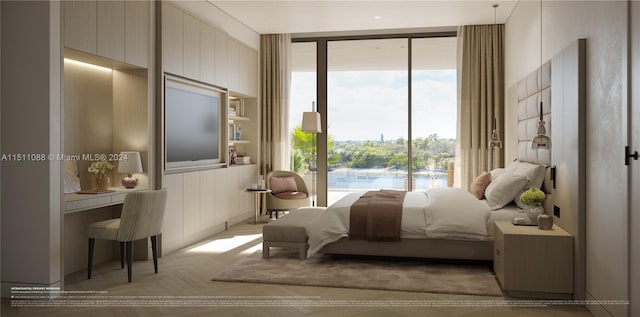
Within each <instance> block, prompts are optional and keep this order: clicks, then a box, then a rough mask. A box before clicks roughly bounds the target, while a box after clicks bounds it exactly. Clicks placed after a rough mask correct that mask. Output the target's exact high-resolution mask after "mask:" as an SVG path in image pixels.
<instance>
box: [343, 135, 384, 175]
mask: <svg viewBox="0 0 640 317" xmlns="http://www.w3.org/2000/svg"><path fill="white" fill-rule="evenodd" d="M391 156H392V154H391V152H390V151H388V150H386V149H384V148H382V147H381V146H377V145H375V144H373V143H372V142H370V141H366V142H365V143H364V144H363V145H362V146H361V147H358V148H357V150H356V152H355V153H354V154H353V159H352V160H351V162H350V163H349V167H354V168H384V167H387V164H388V161H389V159H390V158H391Z"/></svg>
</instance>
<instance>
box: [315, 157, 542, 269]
mask: <svg viewBox="0 0 640 317" xmlns="http://www.w3.org/2000/svg"><path fill="white" fill-rule="evenodd" d="M481 176H482V177H484V178H487V177H489V179H490V181H489V182H487V183H488V184H486V186H485V187H483V190H482V196H481V197H482V198H483V199H478V197H477V196H476V195H474V194H472V193H471V192H469V191H467V190H465V189H461V188H452V187H449V188H435V189H430V190H427V191H425V192H408V193H406V196H405V197H404V203H403V205H402V221H401V234H400V235H401V239H400V241H399V242H370V241H367V240H353V239H349V230H350V228H349V225H350V223H349V222H350V221H349V213H350V208H351V206H352V205H353V204H354V203H355V202H356V201H357V200H358V199H359V197H360V196H361V195H362V194H364V193H350V194H348V195H347V196H345V197H343V198H342V199H340V200H339V201H337V202H336V203H335V204H333V205H332V206H330V207H328V208H327V210H326V211H325V212H323V213H322V215H321V216H319V217H318V218H317V219H316V220H315V221H314V222H313V223H312V224H311V225H310V226H309V227H308V228H307V231H308V235H309V241H308V243H309V249H308V251H307V257H309V256H312V255H313V254H315V253H328V254H350V255H372V256H396V257H416V258H433V259H458V260H492V259H493V223H494V222H495V221H510V220H512V219H513V218H514V217H515V216H517V215H518V214H519V213H521V212H522V211H523V210H522V209H521V208H519V207H518V206H517V204H516V201H519V195H520V194H521V193H522V191H523V190H524V189H525V188H528V187H531V186H536V187H540V186H541V184H542V182H543V181H544V177H545V167H544V166H542V165H537V164H531V163H525V162H514V163H512V164H511V165H510V166H509V167H508V168H505V169H502V168H500V169H495V170H493V171H491V172H490V173H486V174H483V175H481ZM481 176H479V177H478V179H480V178H482V177H481ZM478 179H477V180H478ZM472 187H473V186H472Z"/></svg>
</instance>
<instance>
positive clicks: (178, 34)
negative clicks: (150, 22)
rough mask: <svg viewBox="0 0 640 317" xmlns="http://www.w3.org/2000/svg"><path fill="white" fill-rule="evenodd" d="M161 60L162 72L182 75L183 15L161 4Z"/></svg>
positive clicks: (170, 6) (167, 5)
mask: <svg viewBox="0 0 640 317" xmlns="http://www.w3.org/2000/svg"><path fill="white" fill-rule="evenodd" d="M162 5H163V7H162V58H163V67H164V71H165V72H168V73H172V74H176V75H182V74H183V69H184V68H183V51H182V46H183V40H182V37H183V36H184V34H183V22H182V19H183V13H182V11H180V10H179V9H177V8H175V7H174V6H172V5H170V4H167V3H166V2H163V3H162Z"/></svg>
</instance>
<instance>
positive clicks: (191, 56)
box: [182, 13, 200, 80]
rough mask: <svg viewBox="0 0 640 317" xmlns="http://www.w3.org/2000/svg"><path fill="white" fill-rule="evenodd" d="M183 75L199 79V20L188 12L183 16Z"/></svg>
mask: <svg viewBox="0 0 640 317" xmlns="http://www.w3.org/2000/svg"><path fill="white" fill-rule="evenodd" d="M182 22H183V38H182V41H183V42H182V43H183V54H184V55H183V67H184V68H183V75H184V76H185V77H188V78H191V79H196V80H199V79H200V22H199V21H198V20H197V19H196V18H194V17H192V16H191V15H189V14H186V13H185V14H184V16H183V21H182Z"/></svg>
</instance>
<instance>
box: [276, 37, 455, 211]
mask: <svg viewBox="0 0 640 317" xmlns="http://www.w3.org/2000/svg"><path fill="white" fill-rule="evenodd" d="M456 45H457V38H456V37H455V33H454V34H447V35H445V36H444V37H443V36H435V37H434V36H430V35H428V34H427V35H424V37H414V36H404V37H402V36H401V37H394V38H384V39H370V38H349V39H333V40H332V39H304V42H294V43H293V44H292V77H291V103H290V112H289V118H290V119H289V126H290V131H291V132H290V133H291V140H292V142H291V157H292V159H291V162H292V166H291V170H294V171H296V172H298V173H300V174H302V175H303V178H305V180H306V181H307V187H309V188H312V182H313V176H314V174H312V173H311V171H312V170H313V168H311V166H310V160H311V156H312V153H313V147H312V146H313V140H315V136H316V135H313V134H306V133H303V132H301V131H300V125H301V121H302V112H305V111H313V109H314V108H313V107H312V103H313V102H314V101H317V100H320V101H321V103H322V105H320V104H317V103H316V104H317V105H318V111H319V112H320V113H321V114H322V115H323V118H322V120H323V121H324V120H326V124H327V131H323V133H322V142H321V144H320V145H321V147H322V149H323V150H322V151H320V152H318V153H317V155H318V157H319V158H321V160H319V161H322V162H325V161H326V164H327V165H326V166H327V173H326V174H324V173H322V175H317V176H318V177H317V179H318V180H319V184H320V186H319V187H318V191H319V192H320V193H321V194H324V190H325V188H326V190H327V192H326V194H327V195H325V196H324V197H326V203H327V205H330V204H332V203H333V202H335V201H336V200H337V199H339V198H340V197H342V196H344V195H345V194H346V193H348V192H363V191H367V190H378V189H395V190H418V191H424V190H427V189H429V188H435V187H446V186H451V183H450V182H449V176H451V179H452V177H453V175H452V174H453V171H452V170H451V167H452V166H453V164H452V163H451V164H450V162H453V160H454V158H455V156H456V153H455V143H456V133H457V88H456V84H457V79H456V75H457V71H456V52H457V49H456ZM318 48H320V49H319V50H318ZM325 48H326V49H325ZM318 56H320V58H318ZM325 56H326V61H325V59H324V57H325ZM325 70H326V73H325ZM319 72H321V73H319ZM318 75H322V76H318ZM324 75H326V82H325V81H324ZM318 78H322V80H320V81H318ZM318 91H321V92H323V95H318V93H317V92H318ZM324 91H326V96H325V95H324ZM325 97H326V98H325ZM318 98H319V99H318ZM325 100H326V108H325ZM325 137H326V147H325V143H324V142H325V139H324V138H325ZM324 148H326V151H325V150H324ZM409 157H411V162H409ZM321 166H324V165H322V164H321ZM325 186H326V187H325ZM319 199H320V201H321V203H324V200H323V199H324V198H322V197H320V196H319Z"/></svg>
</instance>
